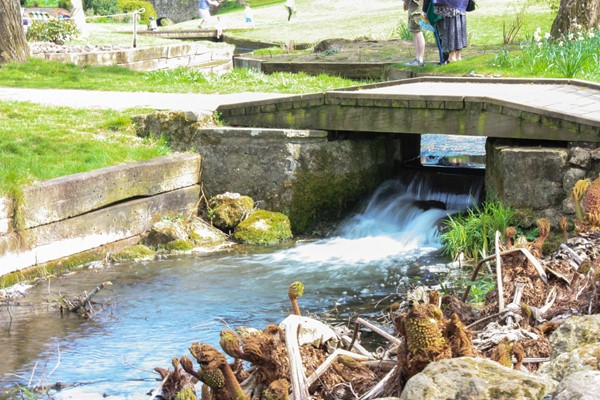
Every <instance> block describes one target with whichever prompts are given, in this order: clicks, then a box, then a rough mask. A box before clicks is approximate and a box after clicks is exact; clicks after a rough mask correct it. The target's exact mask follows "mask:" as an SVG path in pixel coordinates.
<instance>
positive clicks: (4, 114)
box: [0, 102, 169, 195]
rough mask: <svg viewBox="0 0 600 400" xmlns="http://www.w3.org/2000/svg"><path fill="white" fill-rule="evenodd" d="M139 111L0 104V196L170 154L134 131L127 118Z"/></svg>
mask: <svg viewBox="0 0 600 400" xmlns="http://www.w3.org/2000/svg"><path fill="white" fill-rule="evenodd" d="M142 111H144V110H128V111H125V112H117V111H112V110H82V109H72V108H67V107H45V106H41V105H36V104H30V103H16V102H0V120H1V121H2V123H1V124H0V166H1V168H0V193H3V194H11V195H15V194H17V193H18V192H19V190H20V187H22V186H23V185H26V184H29V183H32V182H36V181H42V180H47V179H51V178H56V177H60V176H65V175H70V174H74V173H78V172H85V171H92V170H95V169H99V168H103V167H107V166H110V165H115V164H120V163H125V162H134V161H141V160H147V159H151V158H155V157H159V156H162V155H165V154H168V153H169V149H168V148H167V147H166V146H165V145H164V144H163V143H161V142H157V141H152V140H150V139H140V138H138V137H137V136H136V135H135V133H134V132H133V129H132V127H131V118H130V117H131V116H132V115H135V114H139V113H141V112H142Z"/></svg>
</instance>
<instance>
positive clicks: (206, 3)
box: [198, 0, 219, 29]
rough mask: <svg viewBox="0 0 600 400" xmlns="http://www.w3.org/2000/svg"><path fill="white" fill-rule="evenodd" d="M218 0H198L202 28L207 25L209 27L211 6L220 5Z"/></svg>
mask: <svg viewBox="0 0 600 400" xmlns="http://www.w3.org/2000/svg"><path fill="white" fill-rule="evenodd" d="M218 5H219V2H218V1H217V0H199V1H198V12H199V14H200V29H202V28H203V27H204V26H205V25H206V27H208V21H209V20H210V6H218Z"/></svg>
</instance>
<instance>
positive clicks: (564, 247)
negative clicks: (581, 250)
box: [560, 243, 583, 270]
mask: <svg viewBox="0 0 600 400" xmlns="http://www.w3.org/2000/svg"><path fill="white" fill-rule="evenodd" d="M560 248H561V249H562V250H564V251H565V252H566V253H567V254H568V255H569V256H570V257H571V258H572V259H573V260H574V261H575V262H576V263H577V268H575V270H578V269H579V266H580V265H581V263H582V262H583V258H581V257H579V254H577V253H576V252H575V250H573V249H572V248H570V247H569V246H567V245H566V244H564V243H561V244H560Z"/></svg>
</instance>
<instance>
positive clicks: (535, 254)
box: [157, 220, 600, 400]
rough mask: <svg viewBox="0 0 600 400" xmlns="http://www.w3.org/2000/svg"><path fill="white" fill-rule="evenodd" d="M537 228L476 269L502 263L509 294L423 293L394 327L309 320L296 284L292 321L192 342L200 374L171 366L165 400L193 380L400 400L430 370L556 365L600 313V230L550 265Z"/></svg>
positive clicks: (236, 399)
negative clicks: (555, 346)
mask: <svg viewBox="0 0 600 400" xmlns="http://www.w3.org/2000/svg"><path fill="white" fill-rule="evenodd" d="M538 227H539V232H540V235H539V237H538V238H537V239H536V240H534V241H531V242H526V241H519V240H514V242H513V238H514V235H515V232H516V230H514V228H512V229H510V230H507V232H505V234H504V238H505V241H504V243H502V241H501V240H500V237H501V235H500V233H499V232H498V233H497V235H496V237H497V238H498V240H497V241H496V249H495V250H496V252H495V254H493V255H491V256H490V257H487V258H486V259H484V260H482V261H481V262H480V263H479V264H478V265H477V267H476V268H475V270H474V272H473V275H472V280H473V281H474V280H475V279H476V278H477V273H478V272H479V269H480V268H481V266H482V265H483V264H484V263H485V262H496V263H497V264H498V268H496V269H495V271H496V274H497V275H498V276H497V278H498V280H497V282H499V285H498V286H499V287H500V288H501V290H499V288H498V287H496V288H495V289H493V290H492V291H490V292H489V293H488V295H487V296H486V299H485V302H484V303H483V304H480V305H477V306H475V305H472V304H467V303H466V301H464V299H466V298H467V296H468V290H467V291H465V295H464V296H463V299H461V298H459V297H456V296H454V295H451V294H444V295H440V294H439V293H438V292H437V291H435V290H431V289H428V288H424V287H418V288H415V289H413V290H411V291H409V292H408V293H407V294H406V300H405V301H403V302H402V303H400V304H396V306H395V307H393V308H390V310H391V314H390V318H388V319H387V322H386V323H388V324H389V325H388V326H385V324H384V325H380V326H378V325H376V324H374V323H372V322H370V321H367V320H366V319H364V318H356V321H355V322H354V331H353V332H351V331H350V330H349V329H348V328H347V327H332V326H330V325H328V324H326V323H324V322H321V321H319V320H317V319H315V318H310V317H306V316H301V315H300V309H299V306H298V304H297V299H298V298H299V297H300V296H301V295H302V293H303V290H304V287H303V286H302V284H301V283H300V282H294V283H293V284H292V285H290V287H289V290H288V297H289V299H290V301H291V302H292V309H293V312H292V314H291V315H289V316H288V317H287V318H285V319H284V320H283V321H282V322H281V323H280V324H279V325H268V326H266V327H265V328H264V329H262V330H258V329H253V328H241V327H239V328H235V329H226V330H223V331H222V332H221V337H220V346H221V348H222V351H223V352H221V351H219V350H217V349H216V348H214V347H212V346H210V345H207V344H202V343H194V344H193V345H192V347H191V348H190V352H191V353H192V354H193V355H194V358H195V359H196V364H197V365H198V366H194V363H193V361H192V359H190V358H188V357H186V356H183V357H182V358H181V365H182V367H183V371H179V372H175V370H177V366H176V362H173V366H174V367H175V370H174V371H172V372H170V374H171V375H172V376H173V378H171V379H172V380H175V379H179V380H180V381H181V382H179V383H177V384H176V385H175V384H172V383H170V382H171V381H170V380H169V379H167V380H166V381H165V378H168V377H169V375H168V374H165V372H164V371H162V373H161V377H162V379H163V382H164V383H163V385H162V386H163V390H162V397H161V398H163V399H166V400H171V399H182V398H186V399H193V398H194V397H181V396H182V395H179V394H178V393H175V392H176V391H174V390H171V389H170V388H171V387H183V386H184V384H188V383H189V382H193V381H200V382H202V383H203V388H202V399H206V400H207V399H210V400H254V399H257V400H258V399H265V400H288V399H293V400H308V399H309V398H310V399H317V400H319V399H323V400H325V399H327V400H334V399H360V400H371V399H373V398H377V397H382V396H391V397H399V396H400V395H401V393H402V391H403V388H404V387H405V385H406V384H407V382H408V381H409V380H410V379H411V378H412V377H413V376H415V375H416V374H419V373H420V372H421V371H423V370H424V369H425V367H426V366H427V365H429V364H430V363H434V362H437V361H440V360H444V359H450V358H457V357H475V358H487V359H490V360H494V361H496V362H498V363H500V364H501V365H504V366H506V367H509V368H513V369H516V370H519V371H523V372H533V371H536V370H537V369H538V368H539V367H540V365H541V364H542V363H545V362H547V361H549V360H550V355H551V350H552V349H551V344H550V341H549V339H548V337H549V335H550V334H551V333H552V332H553V331H554V330H556V329H557V328H558V327H559V326H560V325H561V324H562V323H563V321H564V320H565V319H566V318H568V317H570V316H573V315H582V314H592V313H598V312H599V311H600V231H597V230H596V231H592V232H586V233H580V234H579V236H577V237H575V238H570V239H568V241H567V242H566V243H564V245H562V246H561V248H560V249H559V250H558V251H556V252H555V253H553V254H552V255H551V256H549V257H544V255H543V254H542V248H543V244H544V241H545V240H546V238H547V236H548V233H549V229H550V226H549V224H548V223H547V221H545V220H540V221H538ZM491 271H494V269H491ZM361 327H362V328H366V329H368V330H370V331H372V332H374V333H375V334H377V335H379V336H380V337H381V338H382V341H385V345H384V346H380V348H379V349H378V350H377V351H375V352H371V351H369V350H367V349H365V348H364V347H363V346H362V345H361V344H360V340H359V339H360V338H359V330H360V328H361ZM351 333H352V335H351V336H352V337H349V335H350V334H351ZM225 354H226V355H228V356H230V357H231V358H232V359H233V362H231V363H229V362H228V361H227V360H226V358H225ZM157 371H158V369H157ZM184 373H185V374H188V377H183V376H182V374H184ZM167 383H169V385H171V386H168V385H167ZM165 385H167V386H165ZM186 396H187V395H186Z"/></svg>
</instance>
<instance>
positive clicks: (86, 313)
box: [51, 281, 112, 319]
mask: <svg viewBox="0 0 600 400" xmlns="http://www.w3.org/2000/svg"><path fill="white" fill-rule="evenodd" d="M111 285H112V282H110V281H106V282H102V283H101V284H99V285H98V286H96V287H95V288H94V290H92V291H91V292H90V293H87V291H84V292H83V293H82V294H80V295H79V296H77V297H74V298H68V297H66V296H64V295H62V294H59V295H58V296H56V297H55V298H53V299H52V300H51V302H52V303H53V304H55V305H57V306H58V308H59V309H60V313H61V315H62V314H63V313H65V312H70V313H75V314H78V315H79V316H80V317H82V318H88V319H89V318H92V316H93V315H94V313H95V312H96V309H95V308H94V305H99V306H102V305H101V304H99V303H95V302H92V299H93V298H94V296H96V295H97V294H98V292H100V291H101V290H102V289H104V288H105V287H107V286H111Z"/></svg>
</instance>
